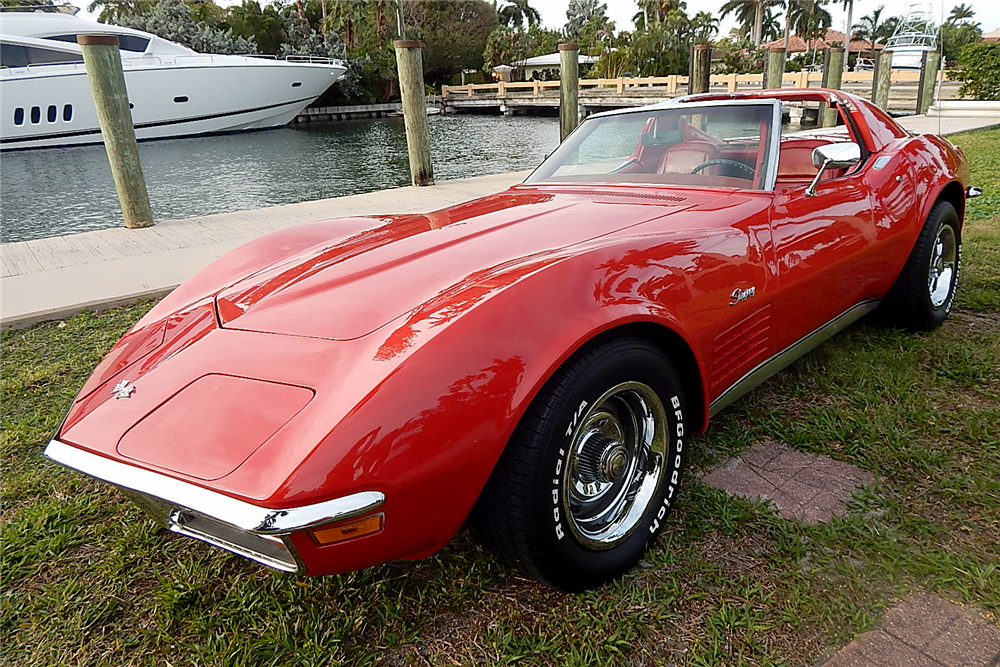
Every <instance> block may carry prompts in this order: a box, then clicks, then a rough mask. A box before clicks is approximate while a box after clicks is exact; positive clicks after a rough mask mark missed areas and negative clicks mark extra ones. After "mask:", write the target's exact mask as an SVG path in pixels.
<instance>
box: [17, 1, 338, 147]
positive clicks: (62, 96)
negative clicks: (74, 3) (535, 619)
mask: <svg viewBox="0 0 1000 667" xmlns="http://www.w3.org/2000/svg"><path fill="white" fill-rule="evenodd" d="M81 34H85V35H96V34H100V35H107V34H113V35H117V36H118V39H119V44H120V51H121V57H122V67H123V69H124V72H125V84H126V87H127V88H128V96H129V102H130V106H131V107H132V121H133V123H134V124H135V134H136V137H137V138H138V139H139V140H140V141H141V140H144V139H162V138H166V137H180V136H188V135H195V134H212V133H220V132H237V131H241V130H256V129H264V128H272V127H281V126H283V125H285V124H287V123H288V122H289V121H291V120H292V119H293V118H295V116H296V115H298V114H299V112H301V111H302V109H303V108H305V107H306V106H307V105H308V104H309V103H310V102H312V101H313V100H315V99H316V98H317V97H319V96H320V95H321V94H322V93H323V92H324V91H325V90H326V89H327V88H329V87H330V85H331V84H332V83H334V82H335V81H337V80H338V79H340V78H341V77H342V76H343V75H344V72H345V71H346V69H347V68H346V66H345V65H344V63H342V62H340V61H337V60H330V59H327V58H298V59H292V57H290V58H289V59H287V60H276V59H268V58H267V57H266V56H265V57H258V56H254V57H251V56H230V55H217V54H203V53H197V52H195V51H192V50H191V49H189V48H187V47H185V46H182V45H180V44H176V43H174V42H170V41H167V40H165V39H161V38H159V37H157V36H156V35H152V34H150V33H147V32H142V31H140V30H132V29H129V28H123V27H120V26H115V25H106V24H102V23H95V22H93V21H87V20H84V19H81V18H78V17H76V16H71V15H67V14H64V13H47V12H46V13H43V12H3V13H2V14H0V114H2V116H0V150H13V149H22V148H42V147H50V146H69V145H78V144H94V143H101V130H100V127H99V125H98V121H97V112H96V110H95V109H94V102H93V98H92V97H91V92H90V84H89V82H88V81H87V74H86V71H85V69H84V66H83V57H82V55H81V52H80V47H79V46H78V45H77V43H76V37H77V35H81Z"/></svg>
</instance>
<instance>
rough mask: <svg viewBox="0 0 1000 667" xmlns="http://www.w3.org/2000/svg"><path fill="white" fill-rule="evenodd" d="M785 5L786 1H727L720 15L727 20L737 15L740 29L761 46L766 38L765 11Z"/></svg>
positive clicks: (755, 44) (756, 44) (720, 9)
mask: <svg viewBox="0 0 1000 667" xmlns="http://www.w3.org/2000/svg"><path fill="white" fill-rule="evenodd" d="M784 4H785V3H784V0H727V2H725V3H724V4H723V5H722V7H720V8H719V14H720V16H721V17H722V18H725V17H727V16H729V15H730V14H733V13H735V14H736V21H737V22H738V23H739V24H740V29H742V30H743V31H744V32H748V33H750V39H751V40H752V41H753V45H754V46H760V43H761V42H762V41H763V38H764V18H765V13H766V11H765V10H766V9H767V8H768V7H774V6H780V5H784Z"/></svg>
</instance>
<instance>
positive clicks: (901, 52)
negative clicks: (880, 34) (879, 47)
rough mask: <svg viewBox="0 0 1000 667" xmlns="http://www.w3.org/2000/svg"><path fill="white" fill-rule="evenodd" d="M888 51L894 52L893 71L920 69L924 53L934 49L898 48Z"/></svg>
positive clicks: (922, 47) (925, 47) (888, 49)
mask: <svg viewBox="0 0 1000 667" xmlns="http://www.w3.org/2000/svg"><path fill="white" fill-rule="evenodd" d="M886 51H891V52H892V68H893V69H920V65H921V61H922V60H923V57H924V52H926V51H933V49H932V48H931V47H929V46H897V47H893V48H887V49H886Z"/></svg>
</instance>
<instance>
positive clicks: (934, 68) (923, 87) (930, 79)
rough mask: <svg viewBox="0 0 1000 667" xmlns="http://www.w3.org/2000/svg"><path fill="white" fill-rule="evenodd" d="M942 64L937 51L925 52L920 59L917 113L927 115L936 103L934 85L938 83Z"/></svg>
mask: <svg viewBox="0 0 1000 667" xmlns="http://www.w3.org/2000/svg"><path fill="white" fill-rule="evenodd" d="M940 64H941V58H940V54H939V53H938V52H937V51H924V54H923V56H922V57H921V59H920V84H919V85H918V87H917V113H918V114H922V113H927V109H928V108H930V106H931V104H932V103H933V102H934V84H935V83H937V74H938V66H939V65H940Z"/></svg>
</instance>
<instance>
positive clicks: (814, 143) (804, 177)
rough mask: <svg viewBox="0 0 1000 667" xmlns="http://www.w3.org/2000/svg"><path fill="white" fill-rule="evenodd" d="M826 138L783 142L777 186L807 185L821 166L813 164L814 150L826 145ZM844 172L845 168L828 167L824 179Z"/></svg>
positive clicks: (779, 158) (779, 156) (827, 142)
mask: <svg viewBox="0 0 1000 667" xmlns="http://www.w3.org/2000/svg"><path fill="white" fill-rule="evenodd" d="M829 143H830V142H829V141H827V140H826V139H792V140H791V141H782V142H781V152H780V153H779V154H778V178H777V181H776V182H775V187H781V186H787V185H807V184H809V183H811V182H812V179H813V178H815V177H816V172H817V171H819V168H817V167H816V166H814V165H813V161H812V154H813V150H815V149H816V148H818V147H820V146H826V145H827V144H829ZM843 173H844V170H843V169H827V170H826V171H825V172H824V173H823V178H822V180H824V181H825V180H826V179H828V178H834V177H836V176H840V175H841V174H843Z"/></svg>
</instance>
